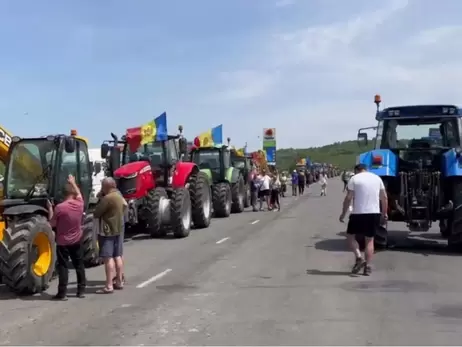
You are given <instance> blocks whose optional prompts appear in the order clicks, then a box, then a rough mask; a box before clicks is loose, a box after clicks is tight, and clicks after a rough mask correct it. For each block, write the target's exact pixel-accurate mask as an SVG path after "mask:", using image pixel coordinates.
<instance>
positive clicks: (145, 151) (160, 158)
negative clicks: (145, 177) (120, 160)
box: [129, 142, 164, 166]
mask: <svg viewBox="0 0 462 347" xmlns="http://www.w3.org/2000/svg"><path fill="white" fill-rule="evenodd" d="M129 152H130V153H131V154H130V156H129V162H134V161H138V160H149V161H150V162H151V165H153V166H160V165H161V164H162V163H163V162H164V151H163V149H162V143H161V142H153V143H148V144H146V145H142V146H139V147H138V149H137V150H136V152H134V153H133V152H132V151H129Z"/></svg>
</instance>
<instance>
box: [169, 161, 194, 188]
mask: <svg viewBox="0 0 462 347" xmlns="http://www.w3.org/2000/svg"><path fill="white" fill-rule="evenodd" d="M195 171H199V168H198V167H197V165H196V164H195V163H188V162H179V163H177V164H176V167H175V173H174V174H173V178H172V187H173V188H180V187H184V186H185V185H186V183H187V182H188V179H189V176H191V174H192V173H193V172H195Z"/></svg>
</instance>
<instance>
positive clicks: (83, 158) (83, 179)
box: [76, 141, 92, 201]
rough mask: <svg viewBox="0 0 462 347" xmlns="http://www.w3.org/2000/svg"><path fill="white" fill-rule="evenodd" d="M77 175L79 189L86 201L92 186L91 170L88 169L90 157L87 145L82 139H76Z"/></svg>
mask: <svg viewBox="0 0 462 347" xmlns="http://www.w3.org/2000/svg"><path fill="white" fill-rule="evenodd" d="M76 152H77V154H78V158H77V159H78V165H79V171H78V172H79V176H78V177H77V182H78V183H79V184H80V190H81V193H82V195H83V199H84V200H85V201H88V200H89V198H90V192H91V188H92V172H91V171H90V158H89V156H88V150H87V145H86V144H85V143H84V142H82V141H77V150H76Z"/></svg>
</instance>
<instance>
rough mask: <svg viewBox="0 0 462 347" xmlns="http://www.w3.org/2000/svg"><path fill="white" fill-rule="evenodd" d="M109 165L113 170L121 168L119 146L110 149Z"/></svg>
mask: <svg viewBox="0 0 462 347" xmlns="http://www.w3.org/2000/svg"><path fill="white" fill-rule="evenodd" d="M109 163H110V167H111V170H112V171H114V170H117V169H118V168H119V167H120V148H119V147H117V146H112V147H111V148H110V156H109Z"/></svg>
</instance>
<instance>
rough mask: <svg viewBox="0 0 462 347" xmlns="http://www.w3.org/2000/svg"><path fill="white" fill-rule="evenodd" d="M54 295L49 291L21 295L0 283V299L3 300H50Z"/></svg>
mask: <svg viewBox="0 0 462 347" xmlns="http://www.w3.org/2000/svg"><path fill="white" fill-rule="evenodd" d="M52 297H53V296H52V295H51V294H48V293H40V294H36V295H20V294H16V293H13V292H11V291H10V290H9V289H8V287H7V286H5V285H4V284H0V301H1V300H23V301H43V300H45V301H49V300H51V298H52Z"/></svg>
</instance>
